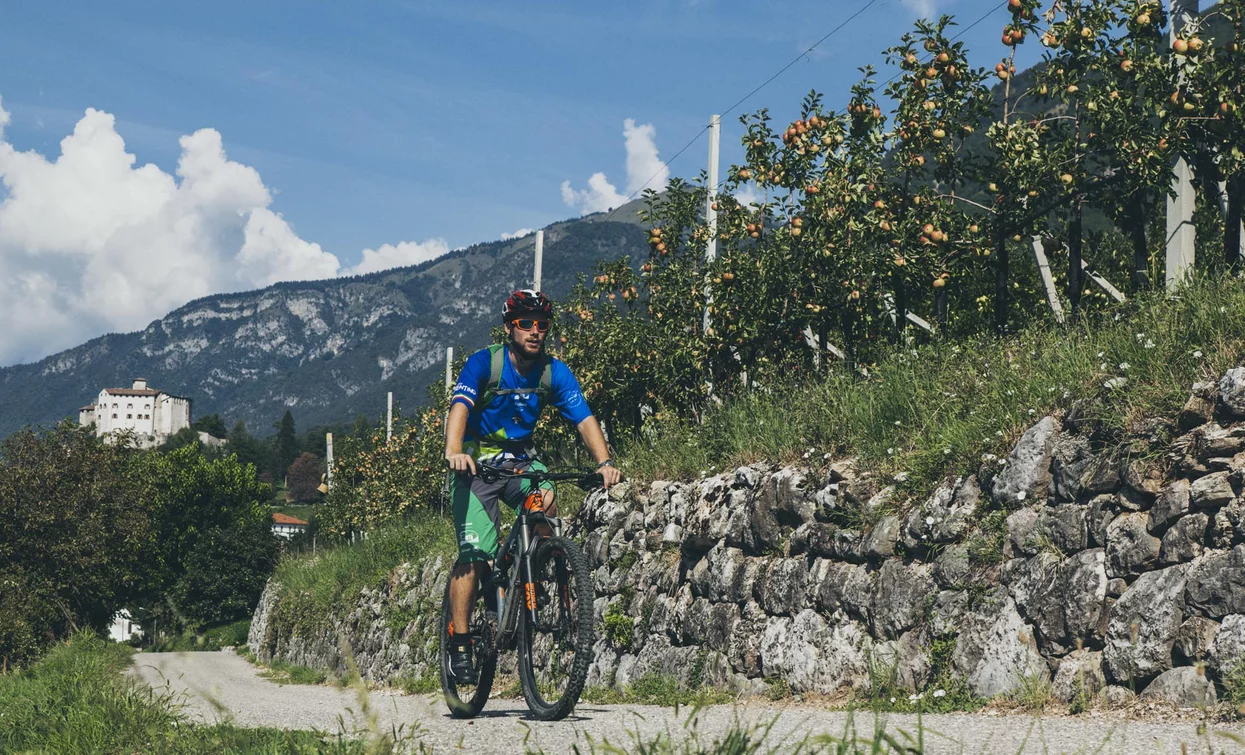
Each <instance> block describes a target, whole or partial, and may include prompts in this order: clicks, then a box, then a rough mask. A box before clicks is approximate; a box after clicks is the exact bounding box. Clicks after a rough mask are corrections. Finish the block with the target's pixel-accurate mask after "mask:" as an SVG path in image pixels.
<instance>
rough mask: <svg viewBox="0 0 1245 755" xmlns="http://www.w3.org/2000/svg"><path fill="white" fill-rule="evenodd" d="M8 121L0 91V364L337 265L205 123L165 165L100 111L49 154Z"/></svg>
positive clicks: (414, 251) (437, 250) (380, 253)
mask: <svg viewBox="0 0 1245 755" xmlns="http://www.w3.org/2000/svg"><path fill="white" fill-rule="evenodd" d="M9 122H10V116H9V113H8V112H7V111H5V110H4V108H3V102H2V101H0V185H2V186H3V189H2V190H0V322H3V323H4V327H3V329H2V330H0V364H10V363H12V362H15V361H22V360H31V359H37V358H40V357H43V356H46V355H47V354H50V353H53V352H55V351H58V350H60V349H63V348H67V347H70V346H74V345H77V344H79V343H81V342H82V341H84V340H87V339H89V338H92V337H94V336H97V335H99V334H101V333H104V332H108V331H131V330H136V329H139V328H142V327H144V326H146V325H147V323H149V322H150V321H152V320H153V319H156V318H158V317H161V316H163V315H164V314H166V313H168V312H169V311H170V310H172V309H175V308H177V307H179V306H181V305H182V304H184V303H186V302H187V301H189V300H191V299H194V298H196V297H200V296H206V295H209V294H214V293H222V292H228V291H239V290H245V289H250V288H259V287H263V286H267V285H270V284H272V283H275V282H277V281H283V280H312V279H320V278H330V277H333V276H335V275H337V274H338V273H339V270H340V267H341V265H340V263H339V260H338V258H337V257H336V256H335V255H334V254H332V253H330V252H328V251H325V250H324V249H322V248H321V247H320V246H319V245H318V244H315V243H312V242H309V241H306V240H304V239H302V238H300V237H299V236H298V234H297V233H296V232H295V231H294V229H293V228H292V227H291V226H290V224H289V223H288V222H286V220H285V219H284V218H282V216H281V215H280V214H279V213H277V212H275V211H274V210H273V209H272V208H271V204H272V192H271V191H270V190H269V189H268V187H266V186H265V185H264V182H263V180H262V179H261V178H260V175H259V173H258V172H257V171H256V170H255V169H254V168H252V167H249V166H247V165H243V164H241V163H238V162H235V161H232V160H230V159H229V158H228V156H227V155H226V153H225V149H224V146H223V143H222V139H221V135H220V133H218V132H217V131H215V130H214V129H210V128H205V129H201V130H199V131H196V132H195V133H193V134H190V135H187V136H183V137H181V139H180V142H179V144H180V147H181V154H180V158H179V160H178V163H177V167H176V169H175V171H174V173H173V174H169V173H166V172H164V171H163V170H161V169H160V168H159V167H158V166H156V165H151V164H147V165H139V164H138V161H137V158H136V157H135V156H134V155H133V154H130V153H128V152H127V151H126V145H125V141H124V140H123V139H122V137H121V135H120V134H119V133H118V132H117V130H116V119H115V118H114V117H113V116H112V115H110V114H109V113H105V112H103V111H100V110H94V109H89V110H87V111H86V113H85V114H84V115H83V116H82V118H81V119H80V120H79V121H78V123H77V124H76V125H75V127H74V130H73V133H72V134H70V135H69V136H66V137H65V138H64V139H63V140H62V141H61V143H60V155H59V156H57V157H55V158H49V157H45V156H44V155H41V154H39V153H37V152H34V151H30V152H20V151H18V150H17V149H15V148H14V147H13V145H12V144H10V143H9V142H7V141H5V140H4V127H5V126H6V125H8V123H9ZM446 251H448V249H447V248H446V244H445V242H444V241H442V240H440V239H435V240H433V241H429V242H425V243H424V244H415V243H411V242H405V243H402V244H398V245H397V246H390V245H385V246H383V247H381V249H380V250H365V251H364V254H363V261H362V262H361V263H360V264H359V265H358V266H356V267H355V268H351V269H350V270H347V271H346V272H347V273H350V274H353V273H357V272H370V271H373V270H379V269H383V268H384V267H386V266H393V265H409V264H415V263H417V262H422V261H424V260H425V259H429V258H430V257H431V256H437V255H439V254H444V253H445V252H446Z"/></svg>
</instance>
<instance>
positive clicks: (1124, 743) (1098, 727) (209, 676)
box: [132, 651, 1245, 755]
mask: <svg viewBox="0 0 1245 755" xmlns="http://www.w3.org/2000/svg"><path fill="white" fill-rule="evenodd" d="M132 671H133V673H134V674H136V675H137V676H138V677H139V678H141V679H143V680H144V681H146V682H147V683H149V684H151V685H152V686H153V687H155V688H157V689H161V690H163V689H167V690H169V691H171V692H173V693H174V694H176V695H178V696H180V697H182V698H183V699H184V703H185V712H186V714H187V715H188V716H189V717H191V718H192V719H194V720H200V721H207V722H214V721H218V720H230V721H232V722H233V723H234V724H236V725H239V726H248V727H251V726H267V727H277V728H286V729H320V730H323V731H327V732H330V733H335V732H338V731H341V730H342V729H343V727H344V729H345V730H346V731H357V730H360V729H365V728H366V727H367V723H366V717H365V716H364V715H362V714H361V712H360V711H361V707H360V702H359V697H358V695H357V694H356V693H355V692H354V691H352V690H345V689H341V688H338V687H329V686H308V685H278V684H275V683H273V682H271V681H269V680H268V679H264V678H262V677H260V676H259V675H258V674H257V670H256V669H255V667H253V666H252V665H251V664H250V663H248V662H247V661H246V660H245V659H243V658H241V657H239V656H238V655H235V654H234V653H233V652H231V651H221V652H214V653H141V654H138V655H136V656H135V664H134V668H133V670H132ZM368 705H369V708H370V711H371V713H372V714H374V715H375V717H376V722H377V724H378V725H379V727H380V729H382V730H389V729H390V728H391V727H404V729H403V730H404V731H411V730H412V728H413V727H414V728H417V729H418V732H419V739H420V741H421V742H423V743H424V744H426V745H428V746H430V747H431V748H432V750H433V751H434V752H443V751H446V750H458V751H462V750H464V749H465V750H466V751H468V752H473V753H515V752H522V751H523V750H524V749H538V748H539V749H543V750H545V751H546V752H549V753H566V752H570V751H571V748H572V747H573V746H574V745H576V744H578V745H579V747H580V749H581V750H583V751H585V752H586V751H587V750H588V747H587V743H588V738H589V737H591V738H592V740H594V741H596V742H598V743H599V742H601V741H602V740H608V741H609V742H611V743H614V744H618V745H624V746H627V749H629V750H630V749H633V747H632V746H631V745H632V742H633V741H634V740H633V738H634V737H636V736H637V735H638V736H640V737H642V738H643V739H644V740H648V739H650V738H651V737H653V736H656V735H657V734H659V733H662V732H668V733H669V734H670V735H671V736H672V737H673V738H674V739H675V741H681V740H682V739H684V738H685V737H687V736H688V731H689V730H688V728H686V727H687V723H688V722H687V717H688V713H689V711H688V710H687V709H682V710H681V711H680V712H678V713H677V714H676V713H675V711H674V710H673V709H671V708H661V707H656V706H648V705H592V704H588V703H581V704H580V705H579V707H578V708H577V709H576V711H575V714H574V715H573V716H572V717H571V718H570V719H567V720H566V721H561V722H558V723H541V722H538V721H532V720H529V719H528V718H527V708H526V706H525V705H524V704H523V701H522V700H492V701H490V702H489V704H488V707H487V708H485V711H484V713H483V714H482V715H481V716H480V717H479V718H477V719H475V720H474V721H470V722H467V721H456V720H454V719H451V718H450V717H449V716H448V714H447V713H446V711H445V706H444V704H443V703H442V702H441V700H440V696H439V695H435V696H434V695H404V694H401V693H397V692H391V691H375V692H372V693H370V695H369V696H368ZM848 715H849V714H848V713H846V712H844V711H834V710H824V709H820V708H813V707H810V706H802V705H788V706H773V705H768V704H762V703H748V704H740V705H719V706H713V707H711V708H707V709H705V710H703V711H701V712H700V714H699V720H698V721H697V723H696V727H695V728H696V732H697V734H698V736H699V737H700V741H701V742H704V743H709V742H712V741H713V739H714V737H715V736H720V735H721V734H722V733H724V732H725V731H727V730H728V729H729V728H730V726H731V724H732V723H733V722H734V721H735V720H737V719H738V720H743V721H747V722H755V723H760V724H769V723H770V722H771V721H772V722H773V726H772V729H771V732H770V739H769V740H767V741H768V742H770V743H772V744H773V745H775V746H776V748H777V751H786V750H790V749H792V748H793V745H794V744H795V743H797V742H799V741H800V740H801V739H802V738H803V737H805V736H806V735H813V736H816V735H821V734H828V735H832V736H842V735H843V732H844V728H845V725H846V722H847V720H848ZM856 719H857V720H856V726H857V729H858V731H859V732H860V735H861V736H862V737H864V738H865V739H866V740H870V739H871V738H872V729H873V726H874V720H873V717H872V715H871V714H868V713H865V714H859V713H858V714H857V715H856ZM880 723H883V724H884V725H885V726H886V728H887V731H889V732H892V733H895V734H900V733H902V732H915V731H916V717H915V716H909V715H898V714H890V715H887V716H885V718H884V719H882V721H881V722H880ZM924 723H925V740H926V749H925V751H926V752H928V753H1043V754H1046V753H1086V754H1087V755H1088V754H1089V753H1100V754H1101V755H1108V754H1112V755H1113V754H1115V753H1185V752H1187V753H1206V752H1208V751H1213V752H1215V753H1220V752H1241V753H1245V746H1241V745H1238V744H1236V743H1235V742H1233V741H1232V739H1230V738H1228V737H1225V736H1223V734H1224V733H1225V732H1226V733H1230V734H1232V735H1235V736H1236V737H1238V738H1240V741H1242V742H1245V726H1233V727H1212V729H1211V731H1210V732H1209V734H1204V735H1199V734H1198V731H1197V724H1196V722H1192V721H1177V722H1150V721H1138V720H1125V719H1122V718H1118V717H1113V716H1107V715H1102V716H1098V717H1094V716H1086V717H1079V718H1066V717H1046V718H1035V717H1031V716H1019V715H990V714H989V713H986V714H971V715H970V714H947V715H938V716H926V717H925V719H924ZM784 745H786V746H784ZM1182 745H1184V746H1185V747H1187V749H1182ZM1212 748H1213V749H1212Z"/></svg>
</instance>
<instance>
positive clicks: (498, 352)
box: [471, 343, 506, 412]
mask: <svg viewBox="0 0 1245 755" xmlns="http://www.w3.org/2000/svg"><path fill="white" fill-rule="evenodd" d="M488 350H489V366H488V382H487V383H485V385H484V392H483V393H482V394H481V395H480V398H479V399H478V400H477V401H476V402H475V405H473V406H472V407H471V410H472V411H473V412H482V411H484V409H485V408H487V407H488V405H489V404H491V403H493V399H494V398H496V397H497V392H498V390H499V389H500V388H501V376H502V374H503V371H504V370H505V369H506V365H505V361H504V360H505V359H506V347H505V346H503V345H502V344H500V343H495V344H492V345H491V346H489V347H488Z"/></svg>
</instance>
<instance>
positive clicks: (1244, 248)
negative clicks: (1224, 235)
mask: <svg viewBox="0 0 1245 755" xmlns="http://www.w3.org/2000/svg"><path fill="white" fill-rule="evenodd" d="M1219 214H1220V215H1221V216H1222V217H1223V219H1224V220H1225V221H1226V220H1227V219H1228V182H1227V181H1220V182H1219ZM1241 257H1243V258H1245V221H1243V222H1242V223H1241Z"/></svg>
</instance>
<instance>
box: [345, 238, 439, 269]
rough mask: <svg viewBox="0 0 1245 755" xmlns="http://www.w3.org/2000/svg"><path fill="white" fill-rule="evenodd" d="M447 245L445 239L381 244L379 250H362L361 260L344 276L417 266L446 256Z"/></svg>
mask: <svg viewBox="0 0 1245 755" xmlns="http://www.w3.org/2000/svg"><path fill="white" fill-rule="evenodd" d="M449 251H450V246H449V244H447V243H445V239H429V240H428V241H425V242H423V243H419V242H416V241H403V242H402V243H400V244H397V245H396V246H395V245H394V244H383V245H381V247H380V249H364V250H363V259H362V260H361V261H360V262H359V264H357V265H355V266H354V267H352V268H349V269H347V270H346V271H345V273H344V274H345V275H365V274H367V273H375V272H378V271H381V270H388V269H389V268H391V267H405V266H407V265H418V264H420V263H423V262H427V261H428V260H434V259H436V258H437V257H441V256H443V255H445V254H448V253H449Z"/></svg>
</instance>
